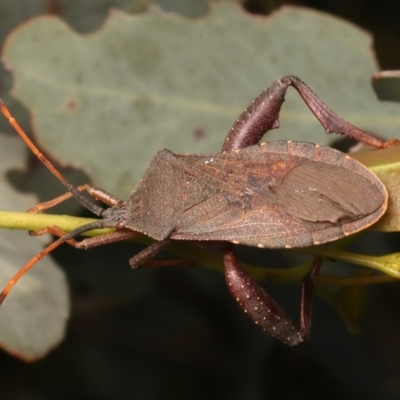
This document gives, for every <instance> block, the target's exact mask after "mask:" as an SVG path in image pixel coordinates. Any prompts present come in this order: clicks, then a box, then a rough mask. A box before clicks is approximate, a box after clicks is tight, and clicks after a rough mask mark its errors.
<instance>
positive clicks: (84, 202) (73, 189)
mask: <svg viewBox="0 0 400 400" xmlns="http://www.w3.org/2000/svg"><path fill="white" fill-rule="evenodd" d="M0 111H1V112H2V113H3V115H4V116H5V117H6V118H7V120H8V122H9V123H10V125H11V126H12V127H13V128H14V129H15V131H16V132H17V133H18V135H19V136H20V137H21V139H22V140H23V141H24V142H25V143H26V145H27V146H28V147H29V148H30V149H31V151H32V152H33V154H34V155H35V156H36V157H37V158H38V159H39V160H40V161H41V162H42V163H43V164H44V166H45V167H46V168H47V169H48V170H49V171H50V172H51V173H52V174H53V175H54V176H55V177H56V178H57V179H58V180H59V181H60V182H61V183H62V184H63V185H64V186H65V187H66V188H67V189H68V190H69V191H70V192H71V193H72V194H73V195H74V197H75V198H76V199H77V200H78V201H79V202H80V203H81V204H82V205H83V206H84V207H86V208H87V209H88V210H89V211H91V212H92V213H93V214H96V215H98V216H101V214H102V212H103V211H104V209H103V208H102V207H99V206H98V205H96V204H94V203H93V202H91V201H90V200H89V199H88V198H87V197H85V196H84V195H83V194H81V193H80V192H79V190H78V189H77V188H76V186H75V185H73V184H72V183H71V182H69V181H68V180H67V179H65V178H64V177H63V176H62V175H61V173H60V172H59V171H58V170H57V169H56V168H55V167H54V165H53V164H52V163H51V162H50V161H49V160H48V159H47V158H46V157H45V156H44V154H43V153H42V152H40V151H39V149H38V148H37V147H36V146H35V145H34V143H33V142H32V141H31V139H29V137H28V135H27V134H26V133H25V132H24V130H23V129H22V128H21V126H20V125H19V124H18V122H17V120H16V119H15V118H14V117H13V116H12V115H11V113H10V111H9V110H8V108H7V107H6V105H5V104H4V102H3V101H2V100H1V99H0Z"/></svg>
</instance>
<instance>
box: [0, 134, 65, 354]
mask: <svg viewBox="0 0 400 400" xmlns="http://www.w3.org/2000/svg"><path fill="white" fill-rule="evenodd" d="M25 151H26V149H25V146H24V145H23V144H22V143H21V141H20V139H18V138H10V137H6V136H4V135H0V169H1V174H0V192H1V198H0V209H2V210H15V209H19V210H21V209H22V210H23V209H27V208H29V207H31V206H32V204H34V203H35V202H36V199H35V198H34V196H31V195H29V196H27V195H22V194H21V193H19V192H16V191H14V190H12V189H11V188H10V185H9V184H8V182H7V181H6V172H7V170H8V169H10V168H16V167H18V166H19V164H22V161H23V160H24V158H25V157H24V155H25ZM47 241H48V238H47V239H46V238H44V237H43V238H32V237H30V236H28V235H27V233H26V232H22V231H21V232H18V231H11V230H7V231H6V230H3V231H1V234H0V248H1V258H0V287H1V288H3V287H4V286H5V285H6V284H7V282H8V281H9V280H10V279H11V278H12V277H13V276H14V275H15V274H16V273H17V271H18V270H19V269H20V268H21V267H22V266H23V265H24V264H25V263H26V262H27V261H28V260H29V259H30V258H31V257H32V256H33V255H35V254H36V253H38V252H39V251H41V250H42V249H43V245H44V244H45V243H46V242H47ZM68 315H69V299H68V289H67V284H66V281H65V277H64V274H63V273H62V272H61V270H60V269H59V268H58V267H56V266H55V264H54V262H53V261H52V260H51V259H50V258H46V259H44V260H42V261H41V263H40V265H38V266H35V268H33V269H32V271H30V272H29V274H27V275H26V276H24V277H23V278H22V279H21V280H20V281H19V282H18V284H17V285H16V286H15V287H14V288H13V290H12V291H11V292H10V294H9V296H8V297H7V298H6V300H5V301H4V304H3V305H2V306H1V308H0V347H2V348H3V349H4V350H6V351H8V352H9V353H11V354H13V355H15V356H17V357H19V358H22V359H24V360H26V361H31V360H34V359H37V358H40V357H43V356H44V355H45V354H46V353H48V352H49V351H50V350H51V349H52V348H54V347H55V346H56V345H57V344H58V343H59V342H60V341H61V340H62V339H63V337H64V334H65V327H66V321H67V318H68Z"/></svg>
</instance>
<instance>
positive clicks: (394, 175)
mask: <svg viewBox="0 0 400 400" xmlns="http://www.w3.org/2000/svg"><path fill="white" fill-rule="evenodd" d="M399 111H400V110H399ZM351 156H352V157H353V158H355V159H356V160H358V161H360V162H362V163H363V164H364V165H365V166H367V167H368V168H370V169H371V171H373V172H374V173H375V174H376V176H377V177H378V178H379V179H380V180H381V181H382V183H383V184H384V185H385V186H386V189H387V191H388V193H389V203H388V209H387V211H386V213H385V215H384V216H383V217H382V218H381V219H380V220H379V221H378V222H377V223H376V224H375V225H374V226H373V227H372V229H373V230H376V231H381V232H399V231H400V180H399V176H400V148H399V147H398V146H393V147H389V148H387V149H381V150H370V151H362V152H359V153H352V154H351Z"/></svg>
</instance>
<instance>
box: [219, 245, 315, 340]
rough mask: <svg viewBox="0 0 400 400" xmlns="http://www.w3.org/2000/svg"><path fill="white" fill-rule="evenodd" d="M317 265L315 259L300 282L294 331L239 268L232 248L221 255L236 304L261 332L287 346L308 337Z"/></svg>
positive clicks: (283, 316)
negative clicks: (299, 299)
mask: <svg viewBox="0 0 400 400" xmlns="http://www.w3.org/2000/svg"><path fill="white" fill-rule="evenodd" d="M321 262H322V259H321V258H315V259H314V261H313V262H312V264H311V266H310V270H309V272H308V274H307V275H306V277H305V278H304V280H303V284H302V292H301V304H300V329H298V328H297V327H295V325H294V324H293V323H292V321H291V319H290V318H289V316H288V315H287V314H286V312H285V311H284V310H283V309H282V308H281V307H280V306H279V304H278V303H277V302H276V301H275V300H274V299H273V298H272V297H271V296H270V295H269V294H268V293H266V292H265V291H264V290H263V289H262V288H261V286H260V285H259V284H258V283H257V282H255V281H254V280H253V279H252V278H251V277H250V276H249V274H248V273H247V272H246V271H245V270H244V269H243V268H242V267H241V266H240V265H239V263H238V261H237V259H236V255H235V253H234V250H233V248H230V249H228V250H226V251H225V252H224V265H225V278H226V282H227V285H228V289H229V291H230V293H231V295H232V297H233V298H234V300H235V301H236V303H237V304H238V305H239V307H240V308H241V309H242V310H243V311H244V312H245V314H247V315H248V316H249V317H250V318H251V319H252V320H253V321H254V322H255V323H256V324H257V325H260V326H261V328H262V329H263V330H264V331H266V332H268V333H269V334H270V335H271V336H273V337H275V338H277V339H279V340H280V341H281V342H283V343H285V344H287V345H289V346H295V345H297V344H299V343H301V342H302V341H303V340H304V339H306V338H308V336H309V333H310V327H311V311H312V297H313V292H314V286H315V283H316V279H317V276H318V273H319V269H320V266H321Z"/></svg>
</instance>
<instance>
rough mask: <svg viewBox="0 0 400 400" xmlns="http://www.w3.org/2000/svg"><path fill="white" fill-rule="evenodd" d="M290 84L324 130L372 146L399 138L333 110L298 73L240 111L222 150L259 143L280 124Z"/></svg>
mask: <svg viewBox="0 0 400 400" xmlns="http://www.w3.org/2000/svg"><path fill="white" fill-rule="evenodd" d="M289 86H293V87H294V88H295V89H296V90H297V91H298V93H299V94H300V96H301V97H302V99H303V100H304V102H305V103H306V104H307V106H308V108H309V109H310V110H311V112H312V113H313V114H314V115H315V116H316V118H317V119H318V120H319V121H320V123H321V125H322V126H323V127H324V128H325V130H326V131H327V132H328V133H330V132H336V133H339V134H341V135H346V136H348V137H350V138H353V139H355V140H358V141H359V142H363V143H366V144H368V145H371V146H373V147H377V148H381V147H389V146H392V145H397V144H399V141H398V140H394V139H392V140H389V141H387V142H384V141H382V140H380V139H377V138H375V137H374V136H372V135H369V134H368V133H366V132H364V131H362V130H361V129H359V128H357V127H355V126H353V125H351V124H350V123H348V122H347V121H345V120H344V119H342V118H341V117H339V116H338V115H337V114H336V113H334V112H333V111H332V110H331V109H330V108H329V107H328V106H327V105H326V104H325V103H323V102H322V101H321V100H320V99H319V98H318V97H317V95H316V94H315V93H314V92H313V91H312V90H311V89H310V88H309V87H308V86H307V85H306V84H305V83H304V82H303V81H301V80H300V79H299V78H297V77H296V76H291V75H289V76H285V77H284V78H282V79H279V80H277V81H275V82H274V83H273V84H272V85H271V86H270V87H268V88H267V89H265V90H264V91H263V92H262V93H261V94H260V95H259V96H258V97H257V98H256V99H255V100H254V101H253V102H252V103H251V104H250V106H249V107H247V109H246V110H245V111H244V112H243V113H242V114H241V115H240V117H239V118H238V119H237V120H236V122H235V123H234V125H233V126H232V128H231V130H230V132H229V133H228V136H227V137H226V139H225V141H224V144H223V147H222V151H226V152H231V151H235V150H238V149H242V148H245V147H248V146H253V145H255V144H257V143H258V142H259V141H260V140H261V138H262V137H263V136H264V134H265V133H266V132H267V131H269V130H271V129H275V128H279V112H280V109H281V106H282V104H283V102H284V100H285V94H286V91H287V89H288V87H289Z"/></svg>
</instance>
